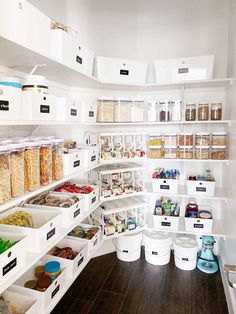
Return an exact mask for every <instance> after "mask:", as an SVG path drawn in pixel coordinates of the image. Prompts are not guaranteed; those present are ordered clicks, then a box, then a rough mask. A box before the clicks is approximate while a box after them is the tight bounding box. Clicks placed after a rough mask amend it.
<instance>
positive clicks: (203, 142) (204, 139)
mask: <svg viewBox="0 0 236 314" xmlns="http://www.w3.org/2000/svg"><path fill="white" fill-rule="evenodd" d="M195 142H196V146H209V145H210V133H208V132H202V133H196V135H195Z"/></svg>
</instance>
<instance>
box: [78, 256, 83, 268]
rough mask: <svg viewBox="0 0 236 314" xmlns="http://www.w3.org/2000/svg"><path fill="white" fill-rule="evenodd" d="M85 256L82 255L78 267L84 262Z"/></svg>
mask: <svg viewBox="0 0 236 314" xmlns="http://www.w3.org/2000/svg"><path fill="white" fill-rule="evenodd" d="M83 260H84V257H81V259H80V260H79V261H78V264H77V267H79V265H81V264H82V263H83Z"/></svg>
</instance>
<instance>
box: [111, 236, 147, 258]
mask: <svg viewBox="0 0 236 314" xmlns="http://www.w3.org/2000/svg"><path fill="white" fill-rule="evenodd" d="M141 242H142V232H140V233H135V234H128V235H125V236H123V237H120V238H117V239H115V241H114V243H115V247H116V255H117V258H118V259H119V260H121V261H124V262H133V261H136V260H138V259H139V258H140V256H141Z"/></svg>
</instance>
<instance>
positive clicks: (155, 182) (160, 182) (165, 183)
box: [152, 179, 179, 194]
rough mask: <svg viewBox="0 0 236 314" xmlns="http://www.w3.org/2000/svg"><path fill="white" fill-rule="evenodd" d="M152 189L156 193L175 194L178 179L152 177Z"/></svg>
mask: <svg viewBox="0 0 236 314" xmlns="http://www.w3.org/2000/svg"><path fill="white" fill-rule="evenodd" d="M152 190H153V192H157V193H166V194H177V193H178V191H179V180H173V179H152Z"/></svg>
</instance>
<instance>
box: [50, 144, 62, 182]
mask: <svg viewBox="0 0 236 314" xmlns="http://www.w3.org/2000/svg"><path fill="white" fill-rule="evenodd" d="M63 145H64V140H63V139H61V138H55V139H53V147H52V179H53V180H61V179H62V178H63Z"/></svg>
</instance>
